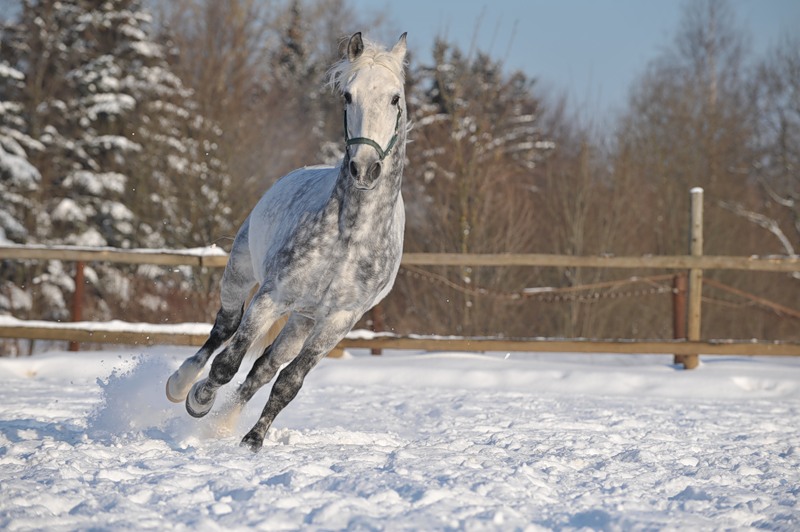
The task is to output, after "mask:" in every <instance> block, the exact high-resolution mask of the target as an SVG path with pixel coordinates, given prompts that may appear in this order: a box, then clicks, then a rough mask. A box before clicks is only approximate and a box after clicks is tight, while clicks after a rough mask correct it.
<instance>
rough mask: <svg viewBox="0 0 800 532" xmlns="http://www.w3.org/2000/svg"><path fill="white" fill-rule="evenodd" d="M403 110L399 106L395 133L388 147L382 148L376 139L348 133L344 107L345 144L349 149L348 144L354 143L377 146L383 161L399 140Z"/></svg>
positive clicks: (376, 149) (376, 148)
mask: <svg viewBox="0 0 800 532" xmlns="http://www.w3.org/2000/svg"><path fill="white" fill-rule="evenodd" d="M402 113H403V112H402V110H401V109H400V107H398V108H397V120H396V121H395V123H394V135H392V138H391V139H390V140H389V144H388V145H387V146H386V149H385V150H384V149H382V148H381V146H380V144H378V143H377V142H375V141H374V140H372V139H370V138H367V137H353V138H352V139H351V138H350V135H349V134H348V133H347V108H346V107H345V109H344V146H345V149H347V146H352V145H353V144H366V145H368V146H372V147H373V148H375V151H377V152H378V157H379V158H380V160H381V161H383V160H384V159H385V158H386V156H387V155H389V152H390V151H392V148H393V147H394V145H395V143H396V142H397V131H398V130H399V129H400V116H401V115H402Z"/></svg>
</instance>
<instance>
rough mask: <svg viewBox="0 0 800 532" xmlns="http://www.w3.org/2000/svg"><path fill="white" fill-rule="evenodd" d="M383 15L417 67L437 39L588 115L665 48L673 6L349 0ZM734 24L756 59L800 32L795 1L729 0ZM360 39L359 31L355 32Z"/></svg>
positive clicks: (676, 13)
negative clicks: (479, 55) (529, 80)
mask: <svg viewBox="0 0 800 532" xmlns="http://www.w3.org/2000/svg"><path fill="white" fill-rule="evenodd" d="M352 2H353V4H354V5H356V6H358V8H359V9H364V10H366V11H368V12H369V11H373V12H374V11H381V10H386V12H387V13H388V16H389V20H388V26H389V28H392V29H395V28H396V30H397V32H398V35H399V33H400V32H403V31H407V32H408V42H409V48H410V49H411V50H412V51H413V52H414V53H415V55H416V58H417V60H428V59H429V58H430V53H431V49H432V44H433V42H434V39H435V37H436V36H437V35H440V36H444V37H445V38H446V40H448V41H450V42H454V43H455V44H457V45H458V46H459V47H460V48H461V49H462V50H464V51H469V50H470V49H472V48H473V44H474V43H477V45H478V47H479V48H480V49H481V50H482V51H484V52H489V53H490V55H491V56H492V57H494V58H496V59H502V60H503V61H504V64H505V65H506V67H507V68H508V70H517V69H519V70H522V71H523V72H525V73H526V74H527V75H528V76H530V77H533V78H536V79H537V81H538V83H539V84H540V86H541V87H543V88H544V89H545V90H552V91H555V92H556V93H557V94H562V93H566V94H567V96H568V97H569V99H570V101H571V102H572V104H573V105H578V106H579V109H581V110H585V111H586V112H589V113H590V114H592V115H597V114H598V113H599V115H601V116H602V115H608V114H610V113H613V112H614V111H615V110H619V109H620V108H621V107H622V106H624V104H625V101H626V98H627V94H628V91H629V88H630V86H631V84H632V83H633V82H634V80H635V79H636V78H637V76H638V75H640V74H641V73H642V72H643V71H644V68H645V66H646V65H647V63H648V62H649V61H650V60H652V59H654V58H655V57H657V56H658V54H659V52H660V51H662V50H664V49H665V48H668V47H669V46H671V44H672V42H673V40H674V37H675V34H676V32H677V29H678V25H679V23H680V20H681V16H682V10H683V7H684V5H685V2H684V1H682V0H614V1H611V0H605V1H601V0H559V1H554V0H494V1H492V2H487V1H486V0H452V1H435V0H352ZM731 3H732V6H733V11H734V16H735V18H736V23H737V24H738V25H740V26H741V27H743V28H744V29H745V30H746V31H747V32H748V33H749V35H750V37H751V39H752V44H753V49H754V51H755V52H756V53H760V52H763V51H765V50H767V49H769V48H770V47H772V46H774V45H775V44H777V43H778V41H779V39H780V37H781V36H785V35H787V34H789V32H790V31H795V32H796V31H798V29H800V0H732V2H731ZM365 34H367V35H369V31H365Z"/></svg>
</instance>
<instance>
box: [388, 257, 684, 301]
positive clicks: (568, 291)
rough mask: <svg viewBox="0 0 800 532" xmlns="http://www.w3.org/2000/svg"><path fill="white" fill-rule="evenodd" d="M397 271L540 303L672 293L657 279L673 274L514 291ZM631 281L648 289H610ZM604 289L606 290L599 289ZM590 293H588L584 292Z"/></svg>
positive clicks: (458, 287)
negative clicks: (644, 285) (647, 286)
mask: <svg viewBox="0 0 800 532" xmlns="http://www.w3.org/2000/svg"><path fill="white" fill-rule="evenodd" d="M400 272H401V273H402V274H403V275H404V276H406V277H408V278H411V279H415V280H423V281H428V282H431V283H435V284H440V285H442V286H446V287H448V288H451V289H453V290H456V291H458V292H461V293H464V294H467V295H471V296H476V297H490V298H494V299H505V300H508V301H522V300H528V301H530V300H533V301H539V302H542V303H563V302H567V301H575V302H580V303H593V302H596V301H599V300H601V299H618V298H623V297H642V296H650V295H658V294H672V293H674V290H675V289H674V288H673V287H672V286H671V285H664V284H659V283H660V282H663V281H667V280H671V279H672V278H673V277H674V276H673V275H653V276H648V277H628V278H626V279H620V280H615V281H605V282H601V283H593V284H586V285H579V286H568V287H562V288H553V287H537V288H525V289H522V290H519V291H517V292H503V291H499V290H492V289H489V288H483V287H474V286H464V285H460V284H458V283H455V282H453V281H451V280H450V279H447V278H446V277H444V276H442V275H438V274H435V273H432V272H429V271H426V270H423V269H421V268H415V267H413V266H403V267H402V268H400ZM631 284H648V285H650V287H649V288H638V289H635V290H626V291H612V289H614V288H618V287H621V286H626V285H631ZM602 289H607V291H605V292H600V291H599V290H602ZM585 292H590V293H588V294H587V293H585Z"/></svg>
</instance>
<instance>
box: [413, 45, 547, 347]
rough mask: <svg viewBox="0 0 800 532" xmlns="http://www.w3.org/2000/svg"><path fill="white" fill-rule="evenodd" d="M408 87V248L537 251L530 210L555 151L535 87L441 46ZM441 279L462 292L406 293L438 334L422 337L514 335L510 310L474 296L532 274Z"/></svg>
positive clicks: (522, 282) (483, 58)
mask: <svg viewBox="0 0 800 532" xmlns="http://www.w3.org/2000/svg"><path fill="white" fill-rule="evenodd" d="M410 78H411V79H412V80H413V82H414V86H413V87H410V88H409V90H408V92H409V98H408V101H409V102H410V105H411V111H410V112H412V119H413V121H414V129H413V130H412V133H411V135H412V138H413V143H412V144H411V146H410V149H409V152H408V153H409V158H410V159H411V161H410V164H409V165H408V167H407V171H406V177H405V190H406V193H405V198H406V207H407V212H408V215H407V220H408V222H407V232H406V248H407V249H409V250H411V251H436V252H442V251H446V252H460V253H491V252H500V251H518V252H522V251H530V250H531V249H533V248H534V245H533V241H534V238H535V236H536V230H537V227H538V222H537V220H536V218H535V216H534V214H533V213H534V212H535V211H534V209H533V208H532V207H533V204H534V201H535V198H534V193H533V192H534V190H535V187H536V186H537V178H536V174H535V173H534V170H535V169H536V168H537V165H538V164H539V163H540V162H541V161H543V160H544V159H546V158H547V156H548V154H549V153H550V152H551V151H552V149H553V143H552V142H551V141H550V140H548V137H547V136H546V133H545V132H544V131H543V129H542V125H543V118H542V111H541V109H540V103H539V100H538V98H537V97H536V96H535V95H534V93H533V85H534V83H533V80H530V79H528V78H527V77H526V76H524V75H523V74H521V73H519V72H517V73H513V74H511V75H505V74H504V73H503V72H502V65H501V64H500V63H498V62H496V61H493V60H491V59H490V58H489V57H488V56H487V55H485V54H482V53H478V54H477V55H476V56H475V57H472V58H470V57H465V56H464V55H463V54H462V53H461V51H460V50H459V49H458V48H456V47H453V46H451V45H449V44H447V43H445V42H443V41H439V42H437V43H436V45H435V48H434V63H433V65H431V66H427V67H425V66H423V67H420V68H419V69H416V70H415V71H414V72H412V75H411V76H410ZM439 275H442V276H446V277H447V278H448V279H449V282H450V283H451V284H452V285H455V286H460V287H461V290H460V291H457V292H453V291H452V290H450V289H447V290H444V291H439V290H436V291H431V290H427V288H428V287H418V286H417V287H415V286H405V287H402V288H401V289H400V290H401V291H403V290H405V291H407V292H406V293H405V294H404V295H405V298H406V302H407V303H408V304H409V306H410V307H411V312H412V313H413V312H419V315H420V316H421V317H422V320H421V321H420V325H422V326H424V327H426V328H427V327H437V326H438V327H441V328H440V329H436V330H434V331H428V330H427V329H426V332H442V331H443V330H446V331H457V332H459V333H461V334H495V333H498V332H504V331H508V330H509V329H510V328H512V327H510V325H509V323H508V317H509V314H508V312H507V310H506V309H505V306H506V305H507V304H508V303H507V302H505V301H504V300H503V299H496V298H485V297H477V298H476V297H475V294H474V293H473V292H472V291H471V288H472V287H473V286H480V287H484V288H489V289H491V290H494V291H499V292H502V291H508V290H518V289H519V288H520V287H521V286H526V282H527V280H529V279H530V278H531V272H530V271H528V272H525V271H524V270H520V271H515V272H514V274H513V275H509V272H508V271H502V272H500V271H498V270H496V269H488V268H487V269H472V268H468V267H464V268H461V269H460V271H457V272H456V271H454V270H453V269H449V270H442V271H441V272H439ZM412 315H413V314H412ZM431 315H433V316H437V319H436V320H431V319H430V316H431ZM478 316H480V318H478ZM437 321H438V322H439V323H436V322H437ZM423 323H424V325H423ZM528 328H529V327H528Z"/></svg>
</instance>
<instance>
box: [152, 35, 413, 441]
mask: <svg viewBox="0 0 800 532" xmlns="http://www.w3.org/2000/svg"><path fill="white" fill-rule="evenodd" d="M405 64H406V34H405V33H403V34H402V35H401V36H400V39H399V40H398V41H397V43H396V44H395V45H394V46H393V47H392V49H391V50H387V49H386V48H384V47H382V46H380V45H378V44H376V43H373V42H370V41H369V40H367V39H364V38H362V36H361V33H360V32H358V33H355V34H353V35H352V36H351V37H350V38H349V40H348V41H347V46H346V48H345V50H344V53H343V56H342V58H341V60H340V61H338V62H337V63H335V64H334V65H333V66H332V67H331V68H330V70H329V71H328V74H327V80H326V83H327V85H328V86H330V87H331V88H332V89H334V90H337V89H338V91H339V92H340V93H341V95H342V98H343V100H344V138H345V146H344V152H345V153H344V157H343V159H342V160H341V161H340V162H339V164H337V165H336V166H310V167H304V168H300V169H297V170H294V171H292V172H290V173H289V174H287V175H285V176H284V177H282V178H281V179H279V180H278V181H277V182H276V183H275V184H274V185H273V186H272V187H271V188H270V189H269V190H267V192H266V193H265V194H264V195H263V196H262V197H261V199H260V200H259V201H258V203H257V204H256V206H255V207H254V208H253V210H252V211H251V212H250V214H249V216H248V217H247V219H246V220H245V221H244V223H243V224H242V226H241V228H240V229H239V231H238V232H237V234H236V237H235V239H234V242H233V247H232V249H231V252H230V256H229V258H228V263H227V265H226V267H225V271H224V273H223V275H222V281H221V291H220V300H221V305H220V309H219V311H218V312H217V315H216V318H215V320H214V325H213V327H212V329H211V332H210V334H209V336H208V339H207V340H206V342H205V343H204V344H203V346H202V347H201V348H200V349H199V350H198V351H197V353H195V354H194V355H193V356H191V357H189V358H187V359H186V360H185V361H184V362H183V363H182V364H181V366H180V367H179V368H178V369H177V370H176V371H175V373H173V374H172V375H171V376H170V377H169V379H168V380H167V384H166V393H167V398H168V399H169V400H171V401H173V402H176V403H180V402H184V403H185V407H186V411H187V412H188V413H189V414H190V415H191V416H194V417H198V418H199V417H203V416H205V415H206V414H208V412H209V411H210V410H211V408H212V406H213V404H214V399H215V396H216V393H217V391H218V390H219V388H220V387H221V386H223V385H225V384H227V383H228V382H230V381H231V379H233V377H234V375H235V374H236V373H237V371H238V370H239V366H240V365H241V363H242V360H243V359H244V356H245V354H246V352H247V351H248V348H250V347H251V346H257V345H258V343H257V342H258V341H259V339H262V342H263V337H264V336H265V335H266V334H267V331H268V330H269V328H270V326H271V325H272V324H273V323H274V322H275V321H276V320H278V319H279V318H280V317H282V316H286V315H288V320H287V322H286V324H285V325H284V327H283V329H282V330H281V332H280V333H279V334H278V336H277V337H276V338H275V340H274V341H273V342H272V344H271V345H269V346H268V347H267V348H266V349H264V351H263V352H262V353H261V354H260V356H259V357H258V358H257V359H256V360H255V362H254V363H253V366H252V368H251V370H250V371H249V373H248V375H247V377H246V379H245V380H244V381H243V383H242V384H241V385H240V386H239V387H238V388H237V390H236V392H235V394H234V398H233V403H234V405H235V406H236V407H238V408H239V410H241V407H243V406H244V404H245V403H247V402H248V401H249V400H250V399H251V398H252V397H253V396H254V395H255V393H256V392H257V391H258V390H259V389H260V388H261V387H262V386H264V385H265V384H267V383H269V382H270V381H271V380H272V379H273V377H275V375H276V373H277V374H278V377H277V379H276V380H275V383H274V384H273V386H272V390H271V392H270V395H269V399H268V400H267V403H266V405H265V406H264V409H263V411H262V412H261V415H260V417H259V419H258V421H257V422H256V424H255V425H254V426H253V428H252V429H250V431H249V432H248V433H247V434H246V435H245V436H244V438H243V439H242V440H241V446H242V447H245V448H248V449H250V450H251V451H253V452H257V451H258V450H259V449H261V447H262V445H263V442H264V437H265V435H266V433H267V430H268V429H269V427H270V426H271V425H272V423H273V421H274V420H275V417H276V416H277V415H278V413H280V411H281V410H282V409H283V408H284V407H286V405H287V404H289V402H290V401H291V400H292V399H294V397H295V396H296V395H297V393H298V391H299V390H300V388H301V387H302V385H303V381H304V379H305V377H306V375H308V372H309V371H311V369H312V368H314V366H316V365H317V363H318V362H319V361H320V360H321V359H322V358H324V357H325V356H326V355H327V354H328V353H329V352H330V351H331V350H332V349H333V348H334V347H335V346H336V345H337V344H338V343H339V342H340V341H341V340H342V339H343V338H344V337H345V336H346V335H347V333H348V332H350V330H351V329H352V328H353V326H354V325H355V324H356V322H357V321H358V320H359V319H360V318H361V317H362V316H363V315H364V313H365V312H367V311H368V310H369V309H370V308H372V307H373V306H375V305H376V304H377V303H378V302H380V301H381V300H382V299H383V298H384V297H386V295H387V294H388V293H389V291H390V290H391V288H392V286H393V284H394V281H395V278H396V276H397V271H398V269H399V267H400V258H401V256H402V251H403V233H404V228H405V209H404V206H403V197H402V194H401V185H402V178H403V166H404V162H405V144H406V136H407V109H406V101H405V91H404V82H405ZM256 287H257V291H256V292H255V295H254V296H253V297H252V299H251V301H250V303H249V305H247V306H246V308H245V301H246V299H247V297H248V295H249V294H250V293H251V292H252V291H253V290H254V289H255V288H256ZM228 340H230V342H228V344H227V345H226V346H225V347H224V349H222V351H220V353H219V354H218V355H217V356H216V357H215V358H214V361H213V362H212V364H211V368H210V370H209V373H208V376H207V377H206V378H204V379H201V380H197V379H198V377H199V376H200V373H201V372H202V371H203V369H204V367H205V366H206V364H207V362H208V360H209V359H210V358H211V356H212V355H213V353H214V352H215V351H216V350H217V348H219V347H220V346H221V345H222V344H224V343H225V342H226V341H228ZM263 343H266V342H263ZM263 343H262V345H263ZM258 350H260V348H259V349H257V350H256V352H258ZM284 364H288V365H286V366H285V367H284V369H283V370H281V371H280V373H278V370H279V369H280V368H281V366H283V365H284ZM195 381H197V382H195Z"/></svg>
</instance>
